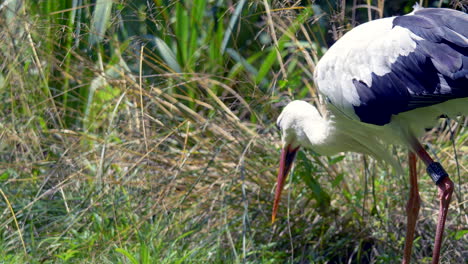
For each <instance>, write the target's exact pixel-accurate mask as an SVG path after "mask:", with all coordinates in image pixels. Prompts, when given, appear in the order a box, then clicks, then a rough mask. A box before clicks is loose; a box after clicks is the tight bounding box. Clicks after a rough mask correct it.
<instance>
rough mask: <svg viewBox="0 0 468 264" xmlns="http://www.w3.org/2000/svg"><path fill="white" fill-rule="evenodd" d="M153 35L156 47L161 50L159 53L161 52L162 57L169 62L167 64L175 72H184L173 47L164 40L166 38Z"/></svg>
mask: <svg viewBox="0 0 468 264" xmlns="http://www.w3.org/2000/svg"><path fill="white" fill-rule="evenodd" d="M151 37H152V38H153V39H152V41H153V43H154V44H155V46H156V48H157V49H158V51H159V54H161V57H162V59H163V60H164V62H165V63H166V64H167V66H169V67H170V68H171V69H172V70H174V71H175V72H178V73H180V72H182V69H181V67H180V65H179V63H177V59H176V56H175V54H174V52H173V51H172V50H171V48H169V46H168V45H167V44H166V42H164V40H162V39H160V38H158V37H156V36H151Z"/></svg>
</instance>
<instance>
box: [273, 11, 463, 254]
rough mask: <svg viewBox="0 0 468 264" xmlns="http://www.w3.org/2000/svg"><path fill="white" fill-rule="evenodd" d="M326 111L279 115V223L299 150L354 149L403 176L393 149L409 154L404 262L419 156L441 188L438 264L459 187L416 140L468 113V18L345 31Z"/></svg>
mask: <svg viewBox="0 0 468 264" xmlns="http://www.w3.org/2000/svg"><path fill="white" fill-rule="evenodd" d="M314 77H315V81H316V83H317V86H318V89H319V90H320V92H321V93H322V94H323V95H324V96H325V98H326V100H327V113H325V114H324V115H323V116H322V115H321V114H320V113H319V112H318V111H317V109H316V108H315V107H314V106H312V105H310V104H308V103H306V102H304V101H293V102H291V103H290V104H288V105H287V106H286V107H285V109H284V110H283V112H282V113H281V115H280V116H279V117H278V121H277V125H278V127H279V128H280V129H281V131H282V141H283V150H282V153H281V160H280V170H279V174H278V185H277V190H276V197H275V204H274V207H273V220H274V218H275V215H276V210H277V208H278V203H279V198H280V195H281V190H282V186H283V184H284V181H285V179H286V177H287V174H288V172H289V170H290V168H291V166H292V162H293V160H294V157H295V154H296V152H297V151H298V149H299V148H300V147H305V148H312V149H314V150H315V151H316V152H318V153H319V154H322V155H332V154H336V153H338V152H343V151H353V152H360V153H365V154H369V155H372V156H374V157H376V158H377V159H380V160H385V161H387V162H389V163H390V164H391V165H393V166H394V167H395V168H397V169H398V171H399V172H401V171H402V170H401V167H400V165H399V164H398V163H397V162H396V160H395V159H394V158H393V157H392V155H391V154H390V152H389V151H388V150H387V149H388V147H387V146H388V144H401V145H404V146H406V147H407V148H408V151H409V165H410V199H409V202H408V204H407V213H408V226H407V234H406V242H405V249H404V256H403V263H409V261H410V255H411V248H412V241H413V236H414V229H415V224H416V219H417V215H418V211H419V204H420V198H419V193H418V187H417V175H416V157H419V158H420V159H421V160H422V161H423V162H424V164H425V166H426V167H427V172H428V174H429V175H430V176H431V178H432V179H433V180H434V182H435V183H436V185H437V187H438V189H439V198H440V211H439V220H438V225H437V231H436V238H435V246H434V252H433V259H432V261H433V263H438V260H439V254H440V246H441V242H442V234H443V230H444V225H445V219H446V215H447V211H448V206H449V202H450V199H451V195H452V192H453V183H452V181H451V180H450V178H449V177H448V175H447V173H446V172H445V170H444V169H443V168H442V166H441V165H440V164H439V163H437V162H434V161H433V159H432V158H431V157H430V155H429V154H428V153H427V152H426V151H425V150H424V148H423V147H422V145H421V144H420V143H419V141H418V140H417V137H419V136H420V135H422V133H424V129H425V128H428V127H431V126H432V125H434V123H435V122H436V120H437V118H438V117H439V116H441V115H449V116H450V115H452V116H453V115H458V114H463V115H466V114H468V15H467V14H465V13H462V12H459V11H455V10H450V9H432V8H427V9H423V8H418V7H416V8H415V10H414V11H413V12H412V13H411V14H408V15H405V16H400V17H391V18H384V19H379V20H374V21H371V22H368V23H365V24H363V25H360V26H358V27H356V28H354V29H353V30H351V31H350V32H348V33H346V34H345V35H344V36H343V37H342V38H341V39H340V40H338V41H337V42H336V43H335V44H334V45H333V46H332V47H331V48H330V49H329V50H328V52H327V53H326V54H325V55H324V56H323V58H322V59H321V60H320V62H319V63H318V65H317V67H316V69H315V75H314Z"/></svg>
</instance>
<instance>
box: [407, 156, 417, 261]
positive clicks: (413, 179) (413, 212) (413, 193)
mask: <svg viewBox="0 0 468 264" xmlns="http://www.w3.org/2000/svg"><path fill="white" fill-rule="evenodd" d="M408 161H409V167H410V192H409V200H408V203H407V204H406V214H407V217H408V218H407V227H406V238H405V250H404V254H403V264H408V263H410V260H411V249H412V247H413V240H414V230H415V228H416V220H417V219H418V214H419V207H420V205H421V199H420V198H419V190H418V176H417V172H416V155H415V154H414V152H412V151H409V152H408Z"/></svg>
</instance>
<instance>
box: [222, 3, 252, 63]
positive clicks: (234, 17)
mask: <svg viewBox="0 0 468 264" xmlns="http://www.w3.org/2000/svg"><path fill="white" fill-rule="evenodd" d="M246 2H247V1H246V0H241V1H239V3H238V4H237V6H236V9H235V10H234V14H232V17H231V20H229V25H228V27H227V28H226V32H225V33H224V38H223V42H222V44H221V54H224V51H226V47H227V44H228V42H229V39H230V38H231V33H232V30H233V29H234V27H235V26H236V23H237V21H238V20H239V17H240V14H241V12H242V9H243V8H244V5H245V3H246Z"/></svg>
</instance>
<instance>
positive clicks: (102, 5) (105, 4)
mask: <svg viewBox="0 0 468 264" xmlns="http://www.w3.org/2000/svg"><path fill="white" fill-rule="evenodd" d="M111 10H112V0H97V1H96V5H95V7H94V12H93V17H92V19H91V30H90V35H89V44H90V45H94V44H96V43H99V42H101V41H102V39H103V38H104V33H106V29H107V26H108V24H109V20H110V14H111Z"/></svg>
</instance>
